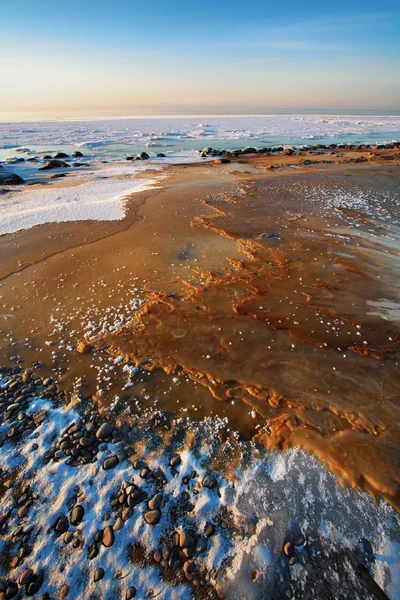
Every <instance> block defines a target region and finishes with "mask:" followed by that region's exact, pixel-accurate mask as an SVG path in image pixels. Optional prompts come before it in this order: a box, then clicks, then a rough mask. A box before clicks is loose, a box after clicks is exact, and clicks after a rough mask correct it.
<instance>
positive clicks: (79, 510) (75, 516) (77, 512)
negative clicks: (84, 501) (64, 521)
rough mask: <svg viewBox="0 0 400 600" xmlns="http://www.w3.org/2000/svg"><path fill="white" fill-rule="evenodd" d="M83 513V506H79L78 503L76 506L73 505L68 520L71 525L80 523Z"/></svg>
mask: <svg viewBox="0 0 400 600" xmlns="http://www.w3.org/2000/svg"><path fill="white" fill-rule="evenodd" d="M84 515H85V509H84V508H83V506H81V505H80V504H78V505H77V506H74V508H73V509H72V512H71V517H70V521H71V523H72V525H79V524H80V523H82V520H83V517H84Z"/></svg>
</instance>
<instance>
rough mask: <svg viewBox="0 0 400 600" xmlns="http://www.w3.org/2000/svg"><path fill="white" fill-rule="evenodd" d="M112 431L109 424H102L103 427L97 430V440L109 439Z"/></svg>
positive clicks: (112, 428)
mask: <svg viewBox="0 0 400 600" xmlns="http://www.w3.org/2000/svg"><path fill="white" fill-rule="evenodd" d="M113 431H114V427H113V426H112V425H110V423H103V425H101V426H100V427H99V429H98V430H97V432H96V437H97V439H98V440H104V439H106V438H109V437H111V436H112V433H113Z"/></svg>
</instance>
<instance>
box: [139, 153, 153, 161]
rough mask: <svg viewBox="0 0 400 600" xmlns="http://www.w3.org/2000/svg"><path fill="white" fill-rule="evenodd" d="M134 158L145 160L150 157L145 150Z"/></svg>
mask: <svg viewBox="0 0 400 600" xmlns="http://www.w3.org/2000/svg"><path fill="white" fill-rule="evenodd" d="M136 158H139V159H140V160H147V159H148V158H150V156H149V155H148V154H147V152H140V153H139V154H138V155H137V157H136Z"/></svg>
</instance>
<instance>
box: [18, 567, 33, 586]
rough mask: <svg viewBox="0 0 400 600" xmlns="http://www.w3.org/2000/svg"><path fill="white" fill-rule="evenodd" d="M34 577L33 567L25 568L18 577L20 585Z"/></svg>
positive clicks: (25, 583)
mask: <svg viewBox="0 0 400 600" xmlns="http://www.w3.org/2000/svg"><path fill="white" fill-rule="evenodd" d="M32 577H33V569H25V571H23V572H22V573H21V575H20V576H19V579H18V583H19V585H27V584H28V583H29V582H30V580H31V579H32Z"/></svg>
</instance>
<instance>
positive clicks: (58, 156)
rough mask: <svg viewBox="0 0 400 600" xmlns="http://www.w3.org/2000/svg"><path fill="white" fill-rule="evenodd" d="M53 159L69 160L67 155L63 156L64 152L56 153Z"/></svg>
mask: <svg viewBox="0 0 400 600" xmlns="http://www.w3.org/2000/svg"><path fill="white" fill-rule="evenodd" d="M54 158H69V155H68V154H65V152H57V154H56V155H55V157H54Z"/></svg>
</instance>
